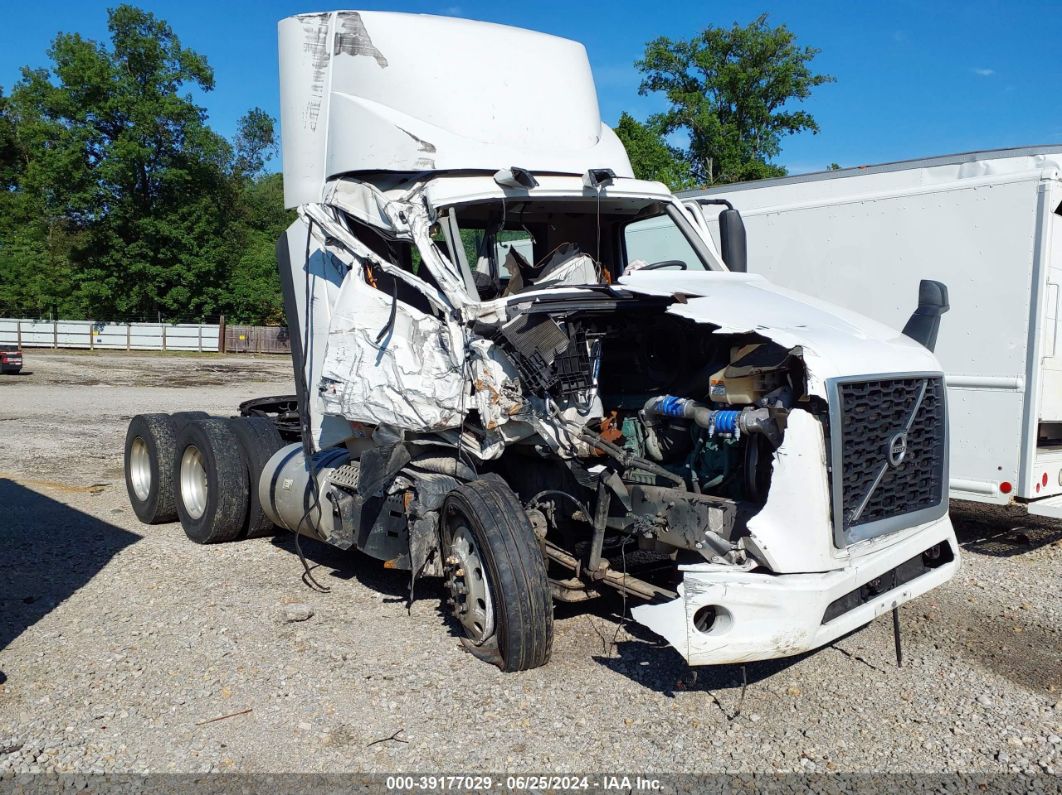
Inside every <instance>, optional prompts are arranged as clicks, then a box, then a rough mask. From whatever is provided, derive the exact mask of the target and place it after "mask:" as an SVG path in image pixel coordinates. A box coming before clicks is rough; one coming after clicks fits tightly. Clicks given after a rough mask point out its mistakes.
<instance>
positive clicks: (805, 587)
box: [631, 516, 959, 665]
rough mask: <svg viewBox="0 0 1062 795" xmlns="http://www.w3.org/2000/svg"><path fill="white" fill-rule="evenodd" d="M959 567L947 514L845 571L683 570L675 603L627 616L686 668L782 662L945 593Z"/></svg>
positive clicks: (703, 566) (708, 567)
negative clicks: (943, 587)
mask: <svg viewBox="0 0 1062 795" xmlns="http://www.w3.org/2000/svg"><path fill="white" fill-rule="evenodd" d="M927 550H929V553H928V554H924V553H927ZM934 553H936V554H937V555H939V557H934ZM958 568H959V556H958V543H957V542H956V540H955V532H954V530H953V529H952V526H951V520H950V519H949V518H948V517H947V516H945V517H943V518H941V519H938V520H935V521H933V522H930V523H928V524H924V525H921V526H919V527H917V528H912V529H911V531H909V532H908V533H906V534H905V537H904V538H902V539H900V540H898V541H896V542H895V543H892V544H890V545H889V546H887V547H885V548H880V547H876V548H875V549H874V550H873V551H869V552H867V553H865V554H863V555H857V554H855V550H854V549H853V557H852V560H851V562H850V563H849V565H847V566H846V567H845V568H843V569H838V570H835V571H830V572H821V573H811V574H784V575H774V574H764V573H753V572H744V571H736V570H732V569H731V570H727V569H721V568H720V567H718V566H713V565H711V564H698V565H696V566H691V567H684V569H683V571H684V577H683V582H682V584H681V585H680V586H679V588H678V593H679V596H678V598H677V599H673V600H671V601H669V602H664V603H662V604H648V605H642V606H639V607H635V608H634V609H633V610H632V611H631V614H632V615H633V617H634V620H635V621H637V622H638V623H640V624H642V625H644V626H646V627H648V628H649V629H651V630H653V631H654V632H656V633H657V634H658V635H661V636H662V637H663V638H664V639H665V640H667V641H668V643H670V644H671V645H672V646H674V647H675V649H676V650H677V651H678V652H679V653H680V654H681V655H682V656H683V657H684V658H685V659H686V661H687V662H688V663H689V664H690V665H718V664H727V663H744V662H751V661H753V660H766V659H773V658H777V657H789V656H792V655H794V654H801V653H803V652H807V651H811V650H813V649H817V648H819V647H821V646H824V645H826V644H828V643H830V642H832V641H834V640H836V639H837V638H839V637H841V636H842V635H844V634H846V633H848V632H851V631H852V630H854V629H857V628H858V627H860V626H862V625H864V624H866V623H868V622H870V621H871V620H873V619H874V618H876V617H877V616H879V615H881V614H882V613H885V612H888V611H889V610H891V609H892V608H894V607H897V606H899V605H901V604H903V603H904V602H907V601H910V600H911V599H914V598H915V597H917V596H920V595H922V594H924V593H926V592H927V591H930V590H932V589H933V588H936V587H937V586H939V585H942V584H943V583H945V582H947V581H948V580H950V579H951V578H952V577H953V576H954V575H955V573H956V572H957V571H958Z"/></svg>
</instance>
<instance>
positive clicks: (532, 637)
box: [442, 477, 553, 671]
mask: <svg viewBox="0 0 1062 795" xmlns="http://www.w3.org/2000/svg"><path fill="white" fill-rule="evenodd" d="M442 544H443V550H444V551H445V554H444V560H445V562H446V573H447V577H446V583H447V587H448V588H449V590H450V602H451V607H452V612H453V615H454V618H456V619H457V621H458V622H459V623H460V624H461V626H462V628H463V630H464V633H465V637H464V638H463V639H462V641H463V642H464V644H465V647H466V648H467V649H468V650H469V651H471V652H472V653H473V654H475V655H476V656H477V657H479V658H480V659H483V660H487V661H488V662H491V663H493V664H495V665H497V666H498V667H499V668H501V669H502V670H503V671H526V670H529V669H531V668H537V667H539V666H540V665H545V664H546V663H547V662H548V661H549V656H550V652H551V651H552V647H553V598H552V596H551V594H550V589H549V581H548V579H547V577H546V564H545V559H544V558H543V556H542V551H541V549H540V548H539V545H538V541H537V540H536V538H535V533H534V530H533V529H532V527H531V522H530V521H529V520H528V518H527V514H526V513H525V512H524V509H523V506H522V505H521V504H520V501H519V500H518V499H517V497H516V495H515V494H514V493H513V491H512V489H510V488H509V487H508V485H506V484H505V483H504V481H502V480H501V479H500V478H497V477H486V478H481V479H480V480H475V481H472V482H471V483H466V484H464V485H462V486H460V487H458V488H457V489H455V490H454V491H453V492H451V494H450V496H449V497H447V499H446V503H445V505H444V507H443V523H442Z"/></svg>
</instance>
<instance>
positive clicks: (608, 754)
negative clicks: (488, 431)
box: [0, 350, 1062, 774]
mask: <svg viewBox="0 0 1062 795" xmlns="http://www.w3.org/2000/svg"><path fill="white" fill-rule="evenodd" d="M30 371H32V372H30ZM291 389H292V386H291V373H290V364H289V362H288V360H287V359H282V358H258V359H255V358H249V357H246V358H233V357H228V358H224V357H215V356H187V357H182V356H166V357H154V356H151V357H149V356H135V355H117V354H115V355H100V354H97V355H90V354H80V355H79V354H70V353H45V352H37V351H33V350H31V351H29V352H28V354H27V356H26V372H25V373H24V374H23V375H22V376H19V377H11V376H0V542H2V549H3V558H2V563H0V774H2V773H3V772H4V771H7V772H9V773H10V772H12V771H28V770H38V769H40V770H78V771H89V770H106V771H115V770H117V771H145V770H151V771H171V770H173V771H211V770H220V771H235V770H240V771H277V772H279V771H334V770H350V771H354V770H356V771H391V770H404V771H420V772H424V771H430V772H441V771H448V772H475V771H495V772H497V771H509V772H529V771H539V772H542V771H556V772H571V771H615V770H623V771H636V772H656V773H663V772H669V771H689V772H723V771H727V772H732V771H762V770H767V771H835V770H841V771H861V770H875V771H1010V770H1021V771H1028V772H1034V773H1043V772H1047V773H1053V774H1057V773H1058V772H1062V739H1060V737H1059V735H1062V662H1060V658H1062V577H1060V576H1059V574H1060V572H1062V541H1060V538H1062V529H1060V528H1059V527H1058V526H1052V525H1051V524H1049V523H1036V522H1030V521H1028V520H1023V519H1021V518H1020V517H1014V516H1010V517H1008V516H1007V515H1006V514H1003V513H999V512H990V511H986V510H985V509H984V508H983V507H980V506H973V507H970V508H966V509H958V510H956V511H955V512H954V514H953V515H954V518H955V522H956V526H957V529H958V532H959V537H960V541H961V542H962V544H963V551H964V556H963V567H962V570H961V572H960V574H959V575H958V577H957V578H956V580H954V581H953V582H952V583H950V584H949V585H947V586H945V587H944V588H942V589H939V590H938V591H935V592H933V593H931V594H930V595H929V596H928V597H925V598H923V599H921V600H918V601H916V602H914V603H912V604H909V605H907V606H905V607H903V608H902V610H901V613H902V621H903V627H904V652H905V662H904V666H903V667H902V668H897V667H896V665H895V661H894V658H893V646H892V630H891V624H890V623H888V622H887V621H885V620H881V619H879V620H878V621H876V622H874V623H873V624H871V625H870V626H869V627H867V628H866V629H864V630H862V631H860V632H857V633H855V634H853V635H850V636H848V637H846V638H843V639H842V640H840V641H839V642H837V643H836V644H834V645H833V646H832V647H829V648H826V649H823V650H820V651H819V652H817V653H814V654H809V655H805V656H802V657H799V658H795V659H791V660H782V661H773V662H765V663H756V664H751V665H749V666H748V668H747V673H748V689H747V692H746V694H745V699H744V704H743V705H742V708H741V712H740V714H739V715H738V716H736V717H735V716H734V713H735V711H736V710H737V708H738V705H739V698H740V694H741V684H740V682H741V669H740V668H731V667H721V668H710V669H701V670H699V671H697V672H693V671H690V670H689V669H687V668H686V667H685V665H684V664H683V662H682V660H681V659H680V658H679V656H678V655H677V654H676V653H675V652H673V651H672V650H671V649H669V648H668V647H667V646H665V645H664V644H663V642H662V641H660V640H659V639H658V638H656V637H655V636H653V635H652V634H651V633H649V632H647V631H645V630H643V629H641V628H639V627H637V626H636V625H629V624H626V623H620V617H619V615H618V612H619V611H620V610H621V605H620V604H619V602H618V601H609V602H602V603H596V604H591V605H590V606H582V607H571V606H560V607H558V608H557V622H556V641H555V644H554V651H553V660H552V662H551V663H550V664H549V665H548V666H546V667H545V668H541V669H538V670H535V671H531V672H527V673H523V674H502V673H500V672H498V671H497V670H496V669H494V668H492V667H490V666H488V665H486V664H484V663H480V662H477V661H476V660H475V659H473V658H472V657H470V656H469V655H467V654H466V653H465V652H463V651H462V650H461V647H460V645H459V643H458V641H457V638H456V637H455V635H454V634H453V630H452V629H451V628H450V626H449V624H448V622H447V621H446V620H445V618H444V617H443V614H442V613H441V611H440V599H439V589H437V588H436V587H435V585H434V584H432V583H430V582H428V583H422V584H420V585H419V586H418V592H419V593H418V596H419V597H420V598H419V599H418V600H417V601H415V602H414V603H413V605H412V609H411V610H409V611H407V607H406V600H405V594H406V592H407V588H408V580H407V577H406V575H403V574H400V573H396V572H389V571H386V570H384V569H382V568H381V567H380V565H379V564H377V563H375V562H373V561H371V560H368V559H366V558H363V557H360V556H358V555H356V554H350V555H347V554H341V553H338V552H336V551H332V550H330V549H328V548H326V547H323V546H321V545H317V544H314V543H312V542H305V543H304V549H305V550H306V552H307V554H308V556H309V557H310V558H311V561H312V562H313V563H316V564H318V568H317V569H316V572H315V573H316V575H317V577H318V579H319V580H321V581H322V582H324V583H326V584H328V585H329V586H330V588H331V592H330V593H327V594H321V593H315V592H313V591H310V590H308V589H307V588H306V587H305V586H304V585H303V584H302V582H301V581H300V574H301V573H302V568H301V565H300V563H299V560H298V558H297V557H296V555H295V554H294V548H293V544H292V540H291V537H290V536H281V537H278V538H276V539H258V540H254V541H246V542H242V543H239V544H228V545H222V546H214V547H199V546H195V545H193V544H192V543H191V542H189V541H187V539H186V538H185V537H184V534H183V532H182V531H181V528H180V526H179V525H177V524H174V525H165V526H160V527H145V526H142V525H140V524H139V523H138V522H137V521H136V518H135V517H134V515H133V513H132V511H131V510H130V508H129V507H128V504H127V501H126V496H125V486H124V482H123V479H122V460H121V456H122V439H123V437H124V433H125V426H126V423H127V421H128V419H129V417H130V416H132V415H133V414H136V413H140V412H148V411H177V410H182V409H205V410H207V411H211V412H215V413H219V414H227V413H231V412H232V411H233V410H234V408H235V406H236V404H237V403H238V402H239V401H241V400H244V399H246V398H249V397H255V396H258V395H264V394H277V393H283V392H290V391H291ZM291 604H305V605H308V606H309V607H311V608H312V610H313V611H314V614H313V616H312V617H311V618H310V619H309V620H307V621H303V622H299V623H288V622H287V621H286V620H285V608H286V607H288V606H289V605H291ZM613 639H615V645H613V644H612V641H613ZM223 716H231V717H226V718H224V719H222V720H213V721H212V722H208V721H211V719H215V718H222V717H223ZM388 737H393V738H394V739H391V740H385V741H383V742H378V741H379V740H381V739H383V738H388Z"/></svg>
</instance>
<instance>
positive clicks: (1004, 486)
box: [999, 480, 1014, 494]
mask: <svg viewBox="0 0 1062 795" xmlns="http://www.w3.org/2000/svg"><path fill="white" fill-rule="evenodd" d="M1013 488H1014V487H1013V486H1012V485H1010V481H1009V480H1004V481H1003V482H1002V483H1000V484H999V490H1000V491H1001V492H1003V493H1004V494H1010V491H1011V489H1013Z"/></svg>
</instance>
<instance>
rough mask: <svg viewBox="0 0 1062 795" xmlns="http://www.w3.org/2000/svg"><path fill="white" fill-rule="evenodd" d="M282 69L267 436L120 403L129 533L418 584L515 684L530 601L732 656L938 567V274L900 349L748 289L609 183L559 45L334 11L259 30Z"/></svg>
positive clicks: (880, 328)
mask: <svg viewBox="0 0 1062 795" xmlns="http://www.w3.org/2000/svg"><path fill="white" fill-rule="evenodd" d="M514 56H518V57H514ZM280 65H281V122H282V132H283V147H284V188H285V203H286V204H287V205H288V206H289V207H296V208H298V220H297V221H296V222H295V223H293V224H292V226H291V227H290V228H289V229H288V230H287V232H286V233H285V234H284V235H283V236H282V238H281V239H280V240H279V241H278V245H277V256H278V262H279V273H280V280H281V286H282V290H283V296H284V305H285V311H286V314H287V318H288V323H289V331H290V337H291V342H292V351H293V353H292V358H293V363H294V369H295V381H296V389H297V393H298V394H297V396H296V398H295V399H292V400H289V401H287V402H285V401H283V400H280V401H277V402H275V405H273V404H271V403H270V401H269V400H264V401H258V402H256V403H255V404H254V405H253V406H250V407H247V408H246V410H245V411H244V412H243V413H244V414H257V415H262V414H265V415H269V414H272V417H273V418H274V419H276V420H277V426H276V427H274V425H273V424H272V423H271V421H270V419H268V418H266V417H264V416H252V417H246V416H244V417H238V418H234V419H222V418H207V419H202V418H195V417H188V416H181V417H169V416H165V415H144V416H141V417H137V418H134V420H133V422H132V423H131V425H130V430H129V434H128V438H127V443H126V450H127V455H126V459H127V460H126V471H127V481H128V483H129V494H130V499H131V500H132V502H133V505H134V508H136V510H137V514H138V515H139V516H140V517H141V519H143V520H145V521H149V522H150V521H169V520H172V519H173V514H174V513H176V515H177V516H179V518H180V520H181V522H182V525H183V526H184V529H185V531H186V532H187V534H188V535H189V536H190V537H191V538H192V539H193V540H196V541H200V542H205V541H207V542H208V541H219V540H230V539H237V538H240V537H246V536H248V535H254V534H257V533H259V532H268V531H270V530H271V529H272V527H273V525H274V524H275V525H277V526H279V527H281V528H285V529H287V530H290V531H293V532H295V533H296V534H297V535H296V539H298V536H299V534H301V535H304V536H308V537H313V538H315V539H318V540H320V541H323V542H325V543H327V544H331V545H334V546H337V547H339V548H341V549H350V548H356V549H359V550H361V551H363V552H365V553H367V554H368V555H370V556H372V557H374V558H377V559H379V560H382V561H384V562H385V563H384V565H385V566H387V567H390V568H394V569H400V570H405V571H409V572H410V578H411V579H410V594H411V598H412V593H413V585H414V583H415V582H416V580H417V579H418V578H422V577H438V578H442V579H443V580H444V583H445V587H444V590H443V593H444V598H445V599H446V604H447V609H448V611H449V612H451V613H452V615H453V616H454V618H455V619H456V621H457V622H458V623H459V624H460V626H461V628H462V632H463V641H464V644H465V646H466V647H467V648H468V649H469V651H471V652H472V653H473V654H475V655H476V656H478V657H481V658H483V659H486V660H489V661H491V662H493V663H495V664H497V665H498V666H500V667H501V668H503V669H504V670H510V671H515V670H522V669H528V668H532V667H535V666H539V665H542V664H544V663H545V662H547V660H548V659H549V656H550V648H551V643H552V634H553V625H552V622H553V619H552V614H553V611H552V605H553V601H554V600H561V601H581V600H586V599H591V598H594V597H597V596H599V595H600V594H602V593H605V592H606V591H609V590H612V591H618V592H620V593H622V594H625V595H626V596H627V597H630V598H631V599H632V600H634V601H636V602H637V604H636V606H634V607H633V609H632V615H633V618H634V619H635V620H636V621H638V622H640V623H642V624H644V625H645V626H647V627H649V628H650V629H652V630H654V631H655V632H657V633H658V634H660V635H661V636H663V637H664V638H665V639H666V640H667V641H668V642H670V643H671V645H672V646H674V647H675V648H676V649H677V650H678V651H679V653H680V654H682V656H683V657H684V658H685V659H686V660H687V661H688V662H689V663H690V664H694V665H700V664H709V663H734V662H744V661H748V660H756V659H764V658H772V657H781V656H786V655H792V654H796V653H799V652H802V651H806V650H810V649H814V648H817V647H819V646H821V645H823V644H825V643H828V642H830V641H832V640H834V639H835V638H837V637H839V636H841V635H843V634H844V633H846V632H849V631H851V630H852V629H854V628H857V627H859V626H861V625H863V624H866V623H867V622H869V621H871V620H872V619H873V618H874V617H875V616H877V615H880V614H881V613H883V612H887V611H889V610H892V609H894V608H895V607H896V606H897V605H899V604H901V603H903V602H905V601H907V600H909V599H912V598H914V597H916V596H918V595H920V594H922V593H925V592H926V591H928V590H930V589H932V588H934V587H936V586H938V585H940V584H942V583H944V582H945V581H947V580H948V579H949V578H950V577H951V576H952V575H953V574H954V573H955V571H956V569H957V567H958V548H957V545H956V541H955V536H954V533H953V531H952V527H951V523H950V521H949V518H948V515H947V491H946V484H947V418H946V406H945V400H944V390H943V380H942V376H941V372H940V367H939V365H938V364H937V361H936V359H935V358H934V356H933V354H932V353H931V351H930V350H929V349H928V348H927V345H930V346H931V342H932V338H933V336H934V334H935V328H936V324H937V323H939V320H940V317H939V316H940V313H941V312H942V311H943V308H944V307H943V306H942V303H943V302H941V301H939V300H937V301H934V300H931V299H932V298H933V296H932V295H931V294H932V290H931V289H927V291H926V296H927V300H926V301H924V302H923V305H920V306H919V307H918V308H917V310H916V312H915V314H914V315H913V316H912V319H911V321H910V322H909V324H908V327H907V329H906V336H905V335H904V334H901V333H899V332H897V331H894V330H893V329H891V328H888V327H886V326H884V325H881V324H878V323H876V322H873V321H870V320H868V319H866V318H863V317H861V316H859V315H856V314H854V313H851V312H847V311H845V310H841V309H838V308H835V307H831V306H829V305H827V304H824V303H822V302H819V301H816V300H814V299H811V298H806V297H804V296H801V295H800V294H798V293H795V292H791V291H788V290H783V289H779V288H776V287H774V286H772V285H771V284H770V283H769V282H767V281H766V280H765V279H763V278H761V277H758V276H752V275H748V274H746V273H741V272H740V270H741V269H742V259H743V256H744V254H743V246H744V239H743V227H742V224H741V220H740V216H739V215H738V214H737V213H736V212H733V211H730V212H728V213H727V214H726V220H724V222H723V224H724V227H725V230H724V234H723V240H722V244H721V245H720V246H719V247H718V248H717V247H716V246H715V244H714V243H713V242H712V238H711V237H710V236H709V235H707V234H705V233H703V231H702V227H703V221H698V220H697V218H696V216H695V215H694V211H695V210H696V207H691V206H686V205H684V204H683V203H682V202H681V201H679V200H678V199H676V198H675V197H674V196H673V195H672V194H671V193H669V192H668V190H667V189H666V188H665V187H664V186H663V185H661V184H659V183H654V182H645V181H640V180H637V179H634V177H633V174H632V171H631V167H630V163H629V161H628V159H627V155H626V153H625V151H624V149H623V147H622V145H621V144H620V142H619V140H618V139H617V138H616V136H615V135H614V134H613V132H612V131H611V130H610V129H609V128H608V127H607V126H605V125H604V124H602V122H601V119H600V116H599V111H598V106H597V99H596V94H595V90H594V85H593V80H592V77H591V74H590V68H589V64H588V62H587V57H586V52H585V50H584V49H583V47H582V46H581V45H579V44H578V43H575V42H572V41H568V40H565V39H560V38H556V37H553V36H547V35H544V34H540V33H534V32H530V31H526V30H519V29H514V28H509V27H504V26H499V25H492V24H485V23H479V22H470V21H466V20H459V19H451V18H441V17H432V16H423V15H409V14H396V13H377V12H365V13H358V12H352V11H341V12H332V13H322V14H307V15H302V16H297V17H292V18H289V19H285V20H283V21H282V22H281V23H280ZM661 222H663V223H667V224H671V225H673V228H674V232H675V234H674V235H672V236H671V237H670V238H669V239H670V241H671V242H670V243H669V245H668V247H667V250H666V251H664V250H661V249H659V248H657V249H654V248H653V247H647V246H645V245H644V239H645V236H644V235H642V234H640V230H641V229H642V227H643V226H644V225H645V224H650V225H658V224H659V223H661ZM727 261H729V263H730V265H731V266H732V267H731V268H730V269H728V268H727V265H726V264H725V263H726V262H727ZM933 286H934V285H927V287H929V288H932V287H933ZM938 287H939V286H938ZM912 303H913V301H912ZM916 340H920V341H921V342H919V341H916ZM271 405H272V408H273V409H275V410H272V411H271ZM282 436H286V437H287V439H288V440H289V441H290V443H289V444H284V441H283V440H282V438H281V437H282Z"/></svg>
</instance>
